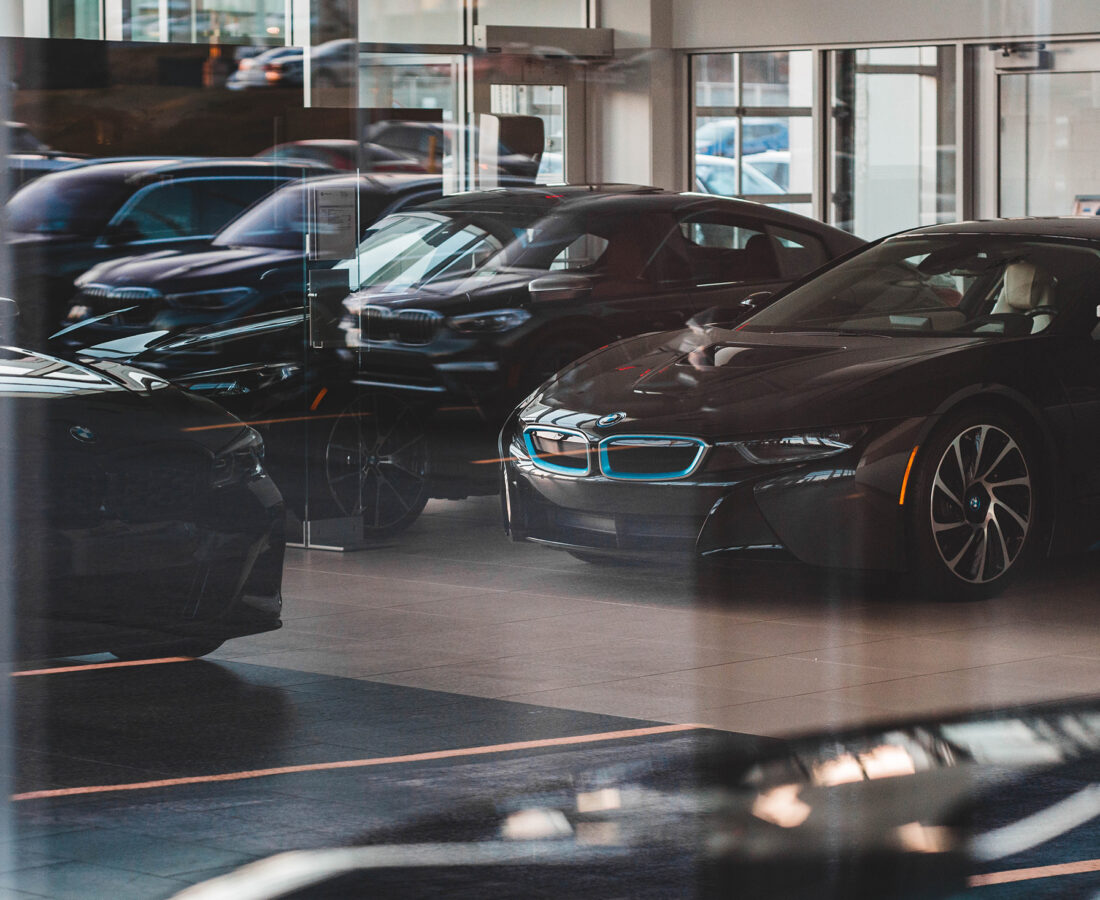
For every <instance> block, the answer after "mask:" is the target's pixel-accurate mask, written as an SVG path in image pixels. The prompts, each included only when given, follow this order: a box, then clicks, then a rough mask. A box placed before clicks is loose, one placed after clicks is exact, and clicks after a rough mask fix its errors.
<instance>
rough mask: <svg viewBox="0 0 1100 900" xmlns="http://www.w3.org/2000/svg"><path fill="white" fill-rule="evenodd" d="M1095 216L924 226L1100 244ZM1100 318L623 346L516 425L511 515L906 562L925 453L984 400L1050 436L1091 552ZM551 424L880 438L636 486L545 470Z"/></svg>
mask: <svg viewBox="0 0 1100 900" xmlns="http://www.w3.org/2000/svg"><path fill="white" fill-rule="evenodd" d="M1081 221H1082V220H1077V221H1076V222H1072V221H1070V222H1069V224H1066V220H1061V221H1058V220H1054V222H1053V223H1052V222H1051V221H1050V220H1036V221H1034V222H1022V223H1021V222H1011V223H978V224H975V223H969V224H967V223H964V224H960V225H956V226H938V227H933V228H929V229H920V230H918V231H917V232H915V233H917V234H945V233H946V234H955V233H957V234H972V233H977V234H984V233H992V234H1010V235H1023V236H1025V237H1026V236H1032V235H1034V236H1044V237H1050V236H1052V235H1053V239H1054V240H1063V241H1081V242H1085V241H1087V242H1091V243H1087V244H1086V243H1082V246H1094V247H1100V228H1097V227H1096V225H1095V224H1093V223H1086V224H1080V223H1081ZM854 255H855V256H858V253H857V254H854ZM849 258H850V257H849ZM804 283H805V282H804ZM1095 325H1096V316H1095V312H1094V310H1093V308H1092V306H1091V305H1090V304H1089V303H1088V302H1086V301H1084V300H1081V301H1080V302H1079V304H1078V307H1077V308H1076V309H1075V310H1072V311H1070V313H1069V314H1066V315H1064V316H1060V317H1059V318H1058V319H1056V320H1055V322H1054V324H1053V325H1052V326H1051V327H1050V328H1049V329H1048V330H1047V331H1046V332H1044V333H1042V334H1039V335H1036V336H1025V337H1017V338H1010V337H999V338H994V339H990V338H983V337H980V336H974V335H971V336H966V335H955V336H948V335H922V336H919V337H917V336H914V337H905V336H898V335H893V336H887V335H883V334H874V333H865V334H845V333H782V332H776V333H770V332H768V331H765V330H762V329H756V330H754V329H753V320H749V321H748V322H746V323H744V325H743V326H742V327H743V328H744V330H729V329H723V328H706V327H696V328H692V329H688V330H686V331H681V332H677V333H673V334H659V335H649V336H643V337H641V338H636V339H632V340H627V341H623V342H620V343H618V344H614V345H612V346H610V347H608V348H605V349H604V350H602V351H600V352H598V353H595V354H592V355H590V356H588V357H586V358H585V359H583V360H581V361H578V363H576V364H575V365H574V366H572V367H570V368H569V369H567V370H565V371H563V372H561V373H559V374H558V376H557V378H556V379H555V380H554V381H552V382H550V383H548V384H546V385H544V386H543V387H542V388H541V389H540V390H539V391H538V392H536V393H535V394H534V395H532V397H531V398H529V399H528V401H527V402H525V403H524V404H523V405H522V406H521V407H520V409H518V410H516V412H515V413H514V414H513V415H512V417H511V418H510V419H509V421H508V422H507V423H506V425H505V427H504V429H503V431H502V435H501V442H500V447H499V451H500V456H501V457H502V458H504V459H506V460H507V463H506V464H505V467H504V468H505V489H506V493H505V518H506V527H507V528H508V529H509V530H510V532H511V535H512V537H513V539H515V540H524V539H531V540H535V541H541V542H544V543H548V544H553V545H557V546H562V547H566V548H570V547H572V548H575V549H578V550H585V551H596V552H600V551H606V552H613V553H620V554H630V553H642V552H645V553H652V552H661V551H666V552H680V553H687V554H701V555H713V554H717V553H730V552H732V553H759V552H761V551H764V552H769V553H771V552H778V553H780V554H781V555H783V556H786V557H788V558H795V559H798V560H800V561H802V562H805V563H810V564H813V565H817V566H824V567H832V566H835V567H841V568H851V569H880V570H888V571H902V570H905V569H907V568H908V566H909V556H908V547H909V546H910V544H909V535H908V527H909V525H910V521H909V516H908V510H907V508H906V507H905V506H904V505H903V504H902V502H901V500H902V487H903V484H904V482H905V478H906V473H907V471H908V470H909V467H910V463H911V461H912V460H916V459H918V457H917V456H916V454H917V451H918V450H919V448H920V446H921V445H922V444H923V443H924V442H925V440H926V439H927V438H928V436H929V434H930V433H931V432H932V431H933V430H934V429H935V427H936V424H937V423H938V421H939V420H940V418H941V417H943V416H944V415H946V414H947V413H949V412H952V411H956V410H959V409H962V408H966V407H967V406H971V407H973V406H975V405H980V406H981V408H985V409H991V408H992V409H997V410H1000V411H1003V412H1005V413H1007V414H1009V415H1010V416H1012V417H1013V418H1015V419H1017V420H1019V421H1021V422H1023V423H1024V426H1025V427H1026V428H1027V429H1028V430H1029V431H1030V433H1031V435H1032V437H1033V439H1034V441H1035V443H1036V445H1037V448H1038V452H1039V458H1040V459H1041V471H1040V472H1039V473H1037V474H1038V478H1039V479H1040V482H1039V483H1040V484H1041V485H1042V486H1043V487H1044V489H1046V491H1047V492H1048V493H1049V495H1050V497H1051V505H1052V508H1051V509H1049V510H1046V523H1045V524H1046V526H1047V528H1048V533H1047V535H1046V548H1047V550H1048V552H1051V553H1058V552H1066V551H1074V550H1082V549H1088V548H1089V547H1091V546H1093V545H1094V542H1095V541H1096V540H1097V539H1098V538H1100V528H1098V524H1100V523H1098V516H1097V504H1096V500H1097V498H1098V497H1100V490H1098V485H1100V481H1098V478H1100V476H1098V475H1097V468H1098V466H1097V464H1098V462H1100V457H1098V451H1097V443H1096V438H1097V437H1098V436H1100V403H1098V402H1097V400H1098V398H1100V393H1098V389H1100V346H1098V344H1097V341H1096V339H1095V332H1093V333H1092V334H1090V331H1091V330H1092V329H1093V327H1094V326H1095ZM715 345H722V346H730V347H734V348H739V349H740V350H741V352H740V353H739V354H738V355H735V356H734V357H733V358H734V359H736V360H738V363H737V365H733V366H710V367H708V366H705V365H704V366H695V365H692V364H691V362H690V359H691V357H692V354H705V353H706V352H707V350H708V348H713V347H714V346H715ZM613 410H615V411H622V412H625V413H626V417H625V418H624V419H623V420H622V421H619V422H617V423H615V424H613V425H610V426H608V427H599V426H598V425H597V424H596V420H597V418H598V417H599V416H601V415H603V414H605V413H608V412H610V411H613ZM535 423H537V424H541V425H556V426H568V427H570V428H574V429H577V430H578V431H579V432H581V433H583V434H585V435H587V436H588V438H589V440H590V441H591V442H598V441H599V440H602V439H604V438H607V437H610V436H615V435H629V434H632V433H633V434H637V433H645V434H657V435H665V434H668V435H685V436H691V437H698V438H702V439H703V440H705V441H707V442H708V443H709V444H711V445H712V446H713V445H714V444H715V443H722V442H728V441H729V440H731V439H733V438H737V439H742V438H752V437H758V436H770V435H781V434H791V433H801V432H804V431H808V430H813V429H814V428H817V427H836V426H844V425H864V426H867V432H866V434H865V435H864V436H863V438H862V439H861V440H860V441H859V442H858V443H857V444H856V445H855V446H854V447H853V448H852V449H851V450H850V451H847V452H845V453H843V454H841V455H839V456H833V457H831V458H829V459H825V460H821V461H819V462H803V463H787V464H777V465H768V466H754V465H751V464H748V463H746V462H745V461H743V460H740V459H738V458H737V456H738V455H737V454H736V453H733V454H726V455H724V456H723V455H722V454H719V453H716V452H714V451H712V452H711V455H710V457H709V458H708V459H706V460H704V462H703V464H702V466H701V468H700V469H699V470H698V471H697V472H695V473H693V474H692V475H691V476H690V477H689V478H685V479H683V480H680V481H663V482H661V481H649V482H645V481H639V482H635V483H623V482H622V481H617V480H614V479H610V478H606V477H605V476H603V475H591V476H587V477H584V478H577V477H573V476H569V475H564V476H563V475H560V474H555V473H552V472H547V471H545V470H542V469H540V468H537V467H535V466H534V465H533V464H532V463H531V460H530V459H529V457H528V454H527V452H526V449H525V447H524V445H523V442H522V441H521V439H520V438H521V434H522V430H523V428H524V427H525V426H528V425H531V424H535ZM722 459H725V460H726V462H727V463H730V464H729V465H728V466H725V467H724V466H723V465H722V464H721V460H722ZM586 517H587V518H586Z"/></svg>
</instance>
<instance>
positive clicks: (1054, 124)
mask: <svg viewBox="0 0 1100 900" xmlns="http://www.w3.org/2000/svg"><path fill="white" fill-rule="evenodd" d="M1098 96H1100V74H1098V73H1096V72H1029V73H1027V74H1011V75H1001V76H1000V109H1001V123H1002V127H1001V145H1000V152H1001V186H1000V192H1001V196H1000V201H1001V207H1000V214H1001V215H1002V216H1065V215H1069V214H1071V213H1073V212H1075V200H1076V198H1077V197H1078V196H1086V197H1087V196H1091V195H1096V194H1100V163H1098V162H1097V158H1096V153H1095V147H1094V145H1093V142H1092V140H1091V139H1090V138H1089V137H1086V135H1090V134H1095V132H1096V123H1097V106H1098V100H1097V97H1098Z"/></svg>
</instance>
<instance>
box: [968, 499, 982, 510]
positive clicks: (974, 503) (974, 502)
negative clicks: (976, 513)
mask: <svg viewBox="0 0 1100 900" xmlns="http://www.w3.org/2000/svg"><path fill="white" fill-rule="evenodd" d="M970 508H971V509H981V508H982V500H981V498H980V497H971V498H970Z"/></svg>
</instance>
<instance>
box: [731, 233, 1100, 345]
mask: <svg viewBox="0 0 1100 900" xmlns="http://www.w3.org/2000/svg"><path fill="white" fill-rule="evenodd" d="M1098 278H1100V252H1098V251H1096V250H1091V249H1084V248H1080V247H1071V246H1066V245H1063V244H1055V243H1048V242H1043V241H1037V240H1031V241H1029V240H1023V239H1018V238H1005V239H990V238H988V237H983V238H972V237H967V236H963V235H944V236H937V237H921V238H909V239H903V240H896V241H888V242H886V243H883V244H879V245H877V246H875V247H873V248H872V249H870V250H868V251H867V252H865V253H861V254H859V255H858V256H856V257H854V258H852V259H850V260H848V261H847V262H845V263H842V264H840V265H838V266H836V267H835V268H833V269H830V270H829V271H827V272H825V273H824V274H823V275H821V276H820V277H818V278H815V279H813V280H812V281H810V282H809V283H807V284H805V285H804V286H802V287H800V288H798V289H796V290H795V291H793V292H791V293H790V294H787V295H786V296H785V297H783V298H782V299H781V300H779V301H777V302H776V303H775V304H774V305H773V306H771V307H769V308H768V309H766V310H764V311H763V312H761V313H759V314H758V315H756V316H754V317H753V318H752V319H750V320H749V322H748V325H747V326H746V327H747V329H749V330H756V329H760V330H781V331H805V330H811V331H816V330H829V331H832V330H842V331H871V332H880V333H898V334H914V335H922V334H923V335H943V334H960V335H964V334H965V335H981V336H1003V335H1008V336H1021V335H1025V334H1037V333H1039V332H1041V331H1044V330H1045V329H1046V328H1048V327H1050V325H1051V324H1053V323H1054V322H1055V321H1057V320H1058V318H1059V317H1061V316H1072V314H1073V313H1074V312H1075V307H1077V306H1078V305H1079V304H1080V303H1081V297H1082V295H1084V294H1085V293H1086V292H1087V290H1088V288H1089V286H1090V285H1093V284H1095V283H1096V282H1097V279H1098Z"/></svg>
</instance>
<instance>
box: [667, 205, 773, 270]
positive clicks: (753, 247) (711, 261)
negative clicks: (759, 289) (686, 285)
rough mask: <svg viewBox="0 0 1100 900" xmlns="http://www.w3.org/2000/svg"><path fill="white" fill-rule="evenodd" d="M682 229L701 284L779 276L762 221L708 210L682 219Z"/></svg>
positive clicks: (771, 245) (770, 242)
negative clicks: (743, 218)
mask: <svg viewBox="0 0 1100 900" xmlns="http://www.w3.org/2000/svg"><path fill="white" fill-rule="evenodd" d="M679 231H680V235H681V236H682V237H683V239H684V240H685V242H686V245H687V247H686V250H687V260H688V265H689V266H690V268H691V271H692V274H693V276H694V280H695V283H696V284H698V285H701V286H702V285H709V284H730V283H735V282H753V281H775V280H778V279H779V262H778V259H777V257H776V251H775V247H774V245H773V242H772V240H771V238H769V237H768V235H767V234H766V232H765V229H764V226H762V225H757V224H754V223H753V224H750V223H747V222H745V221H744V220H742V219H736V218H733V217H732V216H730V215H729V214H728V213H722V212H707V213H697V214H695V215H693V216H691V217H690V218H688V219H685V220H684V221H682V222H681V223H680V229H679Z"/></svg>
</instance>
